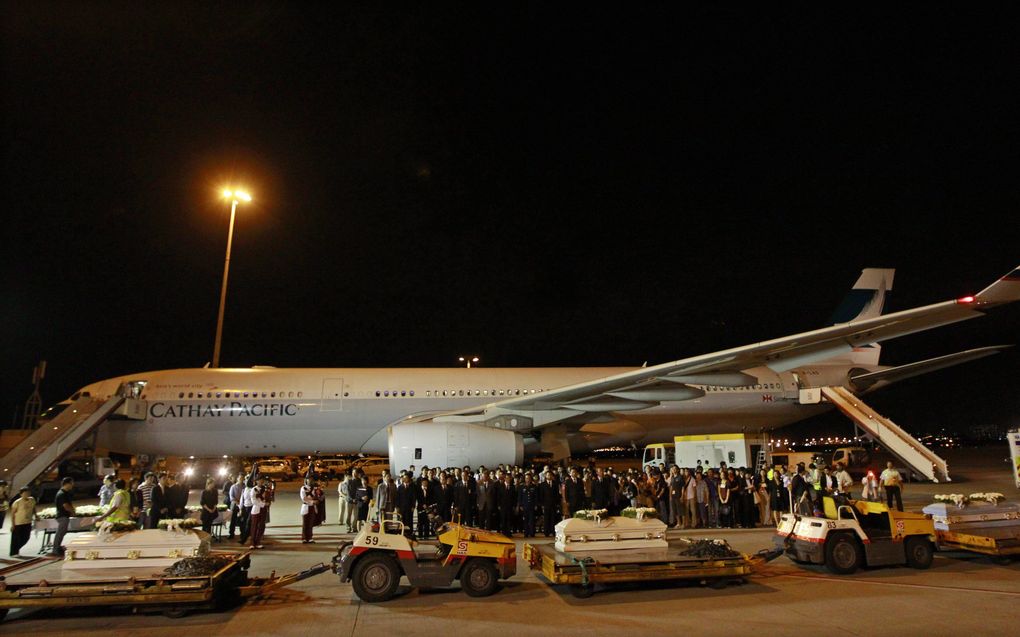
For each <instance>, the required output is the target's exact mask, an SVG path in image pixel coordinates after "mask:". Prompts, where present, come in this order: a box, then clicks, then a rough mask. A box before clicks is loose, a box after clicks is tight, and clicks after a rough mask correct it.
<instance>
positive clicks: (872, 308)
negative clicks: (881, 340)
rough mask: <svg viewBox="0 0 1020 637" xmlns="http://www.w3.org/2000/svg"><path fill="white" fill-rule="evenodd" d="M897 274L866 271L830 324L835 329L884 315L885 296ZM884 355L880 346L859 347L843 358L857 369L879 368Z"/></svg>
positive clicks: (883, 269)
mask: <svg viewBox="0 0 1020 637" xmlns="http://www.w3.org/2000/svg"><path fill="white" fill-rule="evenodd" d="M895 274H896V270H894V269H892V268H865V269H864V270H861V276H860V277H858V279H857V282H856V283H854V286H853V288H851V290H850V292H849V293H848V294H847V295H846V297H844V299H843V302H842V303H840V304H839V307H838V308H836V311H835V313H834V314H833V315H832V318H831V319H830V320H829V323H831V324H832V325H839V324H841V323H851V322H853V321H860V320H864V319H870V318H875V317H876V316H880V315H881V314H882V310H883V308H884V307H885V296H886V293H887V292H889V291H890V290H892V287H893V277H894V275H895ZM881 353H882V346H881V345H879V344H878V343H871V344H868V345H858V346H857V347H855V348H854V349H853V351H852V352H850V353H849V354H847V355H845V356H842V357H840V358H841V359H846V360H849V361H850V362H852V363H854V364H856V365H877V364H878V358H879V356H880V355H881Z"/></svg>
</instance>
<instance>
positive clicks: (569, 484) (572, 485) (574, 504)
mask: <svg viewBox="0 0 1020 637" xmlns="http://www.w3.org/2000/svg"><path fill="white" fill-rule="evenodd" d="M563 495H564V497H565V498H566V500H567V508H568V509H570V510H569V512H568V513H567V514H569V515H573V514H574V513H576V512H577V511H580V510H581V509H583V508H584V504H583V503H584V483H582V482H581V478H580V476H578V474H577V469H571V470H570V477H569V478H567V479H566V480H565V481H564V482H563Z"/></svg>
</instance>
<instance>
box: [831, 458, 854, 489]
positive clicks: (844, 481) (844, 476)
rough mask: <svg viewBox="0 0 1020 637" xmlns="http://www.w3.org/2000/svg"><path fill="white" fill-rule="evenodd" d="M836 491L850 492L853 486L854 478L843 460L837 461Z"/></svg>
mask: <svg viewBox="0 0 1020 637" xmlns="http://www.w3.org/2000/svg"><path fill="white" fill-rule="evenodd" d="M835 475H836V491H837V492H838V493H842V494H846V493H850V489H851V488H853V485H854V479H853V478H852V477H850V474H849V473H848V472H847V470H846V468H845V467H844V466H843V463H842V462H837V463H836V474H835Z"/></svg>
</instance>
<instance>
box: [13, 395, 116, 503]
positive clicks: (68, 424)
mask: <svg viewBox="0 0 1020 637" xmlns="http://www.w3.org/2000/svg"><path fill="white" fill-rule="evenodd" d="M124 400H125V398H124V397H123V396H112V397H110V398H109V399H107V400H105V401H104V400H99V399H92V398H79V399H78V400H76V401H75V402H74V403H72V404H71V405H70V406H68V407H67V409H65V410H64V411H62V412H61V413H60V414H59V415H58V416H57V417H56V418H54V419H53V420H50V421H47V422H45V423H42V425H41V426H40V427H39V429H37V430H35V431H34V432H32V434H31V435H29V436H28V437H27V438H25V439H24V440H23V441H21V443H20V444H19V445H18V446H17V447H15V448H14V449H12V450H11V451H10V452H9V453H8V454H7V455H6V456H4V457H3V458H2V459H0V478H3V479H4V480H7V482H8V483H9V484H11V485H12V489H15V490H16V489H18V488H20V487H22V486H24V485H27V484H29V483H30V482H32V481H33V480H35V479H36V478H38V477H39V476H40V475H42V474H43V473H45V472H46V470H47V469H49V468H50V467H52V466H53V465H55V464H56V463H57V462H60V460H61V459H63V458H64V456H66V455H67V454H69V453H70V452H72V451H74V449H75V448H76V447H77V446H78V443H80V442H81V441H82V440H83V439H84V438H85V436H87V435H88V434H90V433H91V432H92V431H94V430H95V428H96V427H98V426H99V425H100V424H101V423H102V422H104V421H105V420H106V419H107V418H108V417H109V416H110V414H112V413H113V412H114V411H116V410H117V408H118V407H120V405H121V404H122V403H123V402H124Z"/></svg>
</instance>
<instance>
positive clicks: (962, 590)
mask: <svg viewBox="0 0 1020 637" xmlns="http://www.w3.org/2000/svg"><path fill="white" fill-rule="evenodd" d="M948 455H950V458H951V460H952V462H953V464H952V465H951V467H952V469H953V474H954V478H955V479H956V482H954V483H953V484H940V485H936V484H911V485H907V487H906V489H905V494H904V495H905V505H906V508H907V509H908V510H920V508H921V507H922V506H924V505H925V504H928V503H930V502H931V501H932V498H931V495H932V494H933V493H954V492H955V493H972V492H975V491H998V492H1001V493H1003V494H1005V495H1006V497H1007V499H1008V500H1009V501H1017V500H1020V494H1018V492H1017V489H1016V487H1015V486H1014V484H1013V482H1012V478H1011V476H1010V474H1009V467H1008V465H1007V464H1006V463H1005V462H1004V458H1005V457H1006V455H1007V450H1006V446H1005V444H1003V445H1002V447H1001V448H1000V447H987V448H982V449H967V450H960V451H954V452H951V453H950V454H948ZM332 489H335V483H334V484H332V485H331V490H332ZM296 491H297V485H296V484H288V485H282V486H281V488H280V494H279V496H278V500H277V502H276V504H274V506H273V511H272V518H273V522H272V524H270V526H269V529H268V532H267V541H266V548H265V549H263V550H260V551H256V552H255V554H254V555H253V557H252V566H251V570H250V573H251V574H252V575H268V574H269V573H270V572H271V571H274V570H275V571H276V572H277V573H286V572H294V571H300V570H302V569H304V568H307V567H309V566H312V565H315V564H317V563H319V562H326V563H328V562H329V560H330V558H331V557H332V556H333V554H334V553H335V548H336V544H337V542H338V541H340V540H341V539H344V538H347V537H350V536H348V535H346V534H341V533H340V532H339V527H338V525H337V524H335V522H334V520H335V516H336V513H337V509H336V499H335V497H334V498H330V499H329V501H328V503H327V515H328V516H329V517H328V520H329V522H330V523H329V524H326V525H325V526H323V527H319V528H317V529H316V531H315V538H316V543H315V544H311V545H307V544H302V543H301V541H300V531H301V529H300V518H299V516H298V506H299V505H298V501H297V494H296ZM192 501H197V494H196V493H193V494H192ZM773 532H774V531H773V530H772V529H770V528H762V529H754V530H724V531H719V530H712V531H705V532H700V533H689V534H684V533H683V532H670V533H671V536H672V535H674V533H675V534H676V535H677V536H680V535H689V536H692V537H719V538H724V539H726V540H727V541H729V542H730V543H731V545H732V546H734V548H736V549H738V550H742V551H745V552H754V551H757V550H758V549H761V548H766V547H769V546H771V544H772V536H773ZM9 537H10V534H9V531H8V530H7V529H5V530H4V531H3V532H2V533H0V551H2V552H0V556H4V557H6V554H7V553H6V551H7V549H8V545H9ZM537 541H539V542H541V541H545V540H542V539H539V540H537ZM39 542H40V538H39V537H38V536H33V538H32V541H31V542H30V543H29V545H28V546H27V547H25V549H23V551H22V553H23V554H24V555H34V552H35V551H36V550H37V549H38V546H39ZM520 543H523V540H520V539H519V545H520ZM233 546H236V545H231V544H230V543H229V542H224V543H222V544H219V545H216V548H217V549H226V548H233ZM238 548H240V547H238ZM518 555H520V546H518ZM517 568H518V572H517V575H516V576H515V577H514V578H513V579H512V580H511V581H509V582H507V583H505V585H504V586H503V587H502V589H501V590H500V591H499V592H497V593H496V595H494V596H492V597H489V598H470V597H467V596H466V595H464V594H463V593H462V592H460V591H459V590H456V589H453V590H429V591H423V590H410V589H408V588H406V587H405V588H403V589H401V592H402V594H401V595H399V596H398V597H397V598H396V599H394V600H392V601H390V602H387V603H384V604H366V603H363V602H361V601H360V600H358V598H357V597H356V596H355V595H354V593H353V591H352V589H351V586H350V585H349V584H340V583H339V581H338V579H337V577H336V576H335V575H333V574H332V573H325V574H322V575H318V576H316V577H313V578H311V579H308V580H305V581H303V582H299V583H297V584H295V585H293V586H291V587H289V588H286V589H283V590H280V591H278V592H276V593H274V594H272V596H271V597H269V598H267V599H264V600H259V601H253V602H249V603H247V604H246V605H244V606H241V607H238V608H236V609H232V610H228V611H225V612H201V611H199V612H195V613H193V614H190V615H188V616H186V617H184V618H181V619H170V618H167V617H164V616H162V615H160V614H152V615H133V614H130V613H129V612H127V611H120V610H116V609H114V610H110V609H108V608H104V609H97V610H92V609H86V610H80V609H67V610H59V611H55V612H54V611H46V612H42V611H38V612H26V611H22V610H15V611H12V612H11V613H10V614H9V615H8V617H7V619H6V620H5V621H4V622H3V623H2V624H0V634H11V635H14V634H17V635H57V634H70V633H73V634H74V635H76V637H78V636H88V635H102V636H103V637H109V636H110V635H111V634H118V633H119V632H126V631H142V632H143V633H144V634H145V635H147V636H149V637H151V636H157V635H172V636H174V637H179V635H180V634H181V633H182V632H188V633H193V634H201V635H309V634H313V635H317V634H331V635H373V636H378V635H418V634H423V635H426V634H427V635H437V634H447V635H457V637H462V636H466V635H486V636H489V637H491V636H492V635H499V634H505V635H515V636H516V635H543V636H546V637H547V636H548V635H608V634H614V633H616V634H626V633H631V634H651V633H653V632H654V633H659V634H675V633H679V632H688V631H690V632H693V633H696V634H699V635H716V634H727V635H741V634H743V635H749V634H756V635H770V636H772V635H803V634H806V633H807V634H811V633H825V634H850V635H897V636H898V637H905V636H907V637H909V636H912V635H965V634H968V635H984V634H1015V632H1016V630H1017V624H1018V619H1017V613H1016V608H1018V607H1020V562H1016V561H1014V562H1012V563H1011V564H1009V565H1005V566H1003V565H997V564H994V563H993V562H992V561H990V560H989V559H987V558H983V557H980V556H972V555H968V554H963V553H950V554H937V555H936V558H935V562H934V564H933V565H932V567H931V568H930V569H929V570H926V571H916V570H913V569H909V568H905V567H900V568H878V569H864V570H861V571H858V572H857V573H855V574H854V575H852V576H835V575H831V574H830V573H828V571H826V570H825V569H824V568H822V567H815V566H799V565H796V564H793V563H792V562H790V561H789V560H788V559H787V558H785V557H781V558H779V559H777V560H776V561H774V562H772V563H770V564H769V565H767V566H766V568H765V569H764V571H763V572H761V573H760V574H757V575H755V576H752V577H751V578H749V580H748V582H747V583H746V584H742V585H731V586H729V587H727V588H726V589H724V590H713V589H709V588H706V587H701V586H696V585H693V586H692V585H647V584H645V585H640V586H639V585H628V586H617V587H613V588H607V589H598V590H597V592H596V593H595V595H594V596H593V597H591V598H590V599H583V600H582V599H575V598H574V597H572V596H571V595H570V593H569V592H568V591H567V590H566V589H565V588H561V587H552V586H549V585H548V584H546V583H545V582H544V581H543V580H541V579H540V578H538V577H536V576H535V575H534V574H533V573H532V572H531V571H530V570H529V569H528V567H527V565H526V564H525V563H524V562H523V561H519V562H518V567H517Z"/></svg>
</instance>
